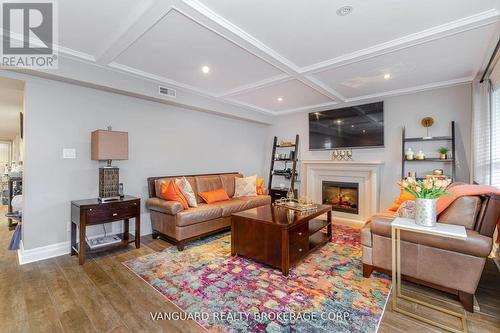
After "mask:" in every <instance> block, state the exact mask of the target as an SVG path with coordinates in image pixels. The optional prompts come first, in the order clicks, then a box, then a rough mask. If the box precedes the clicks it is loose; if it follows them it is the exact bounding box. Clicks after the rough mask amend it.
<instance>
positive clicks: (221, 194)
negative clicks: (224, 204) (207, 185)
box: [198, 187, 229, 204]
mask: <svg viewBox="0 0 500 333" xmlns="http://www.w3.org/2000/svg"><path fill="white" fill-rule="evenodd" d="M198 195H199V196H200V197H201V198H202V199H203V201H205V202H206V203H207V204H212V203H216V202H220V201H227V200H229V196H228V195H227V193H226V191H225V190H224V189H223V188H222V187H221V188H219V189H216V190H213V191H207V192H198Z"/></svg>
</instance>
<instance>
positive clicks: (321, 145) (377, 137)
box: [309, 102, 384, 150]
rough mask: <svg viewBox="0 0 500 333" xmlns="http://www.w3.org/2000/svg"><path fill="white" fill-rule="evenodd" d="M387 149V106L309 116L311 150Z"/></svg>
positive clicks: (371, 106)
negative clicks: (385, 139) (385, 131)
mask: <svg viewBox="0 0 500 333" xmlns="http://www.w3.org/2000/svg"><path fill="white" fill-rule="evenodd" d="M383 146H384V102H377V103H370V104H364V105H356V106H350V107H345V108H340V109H335V110H328V111H322V112H311V113H309V149H310V150H327V149H338V148H372V147H383Z"/></svg>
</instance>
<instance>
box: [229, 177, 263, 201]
mask: <svg viewBox="0 0 500 333" xmlns="http://www.w3.org/2000/svg"><path fill="white" fill-rule="evenodd" d="M256 196H257V175H255V176H250V177H245V178H235V179H234V195H233V197H234V198H237V197H256Z"/></svg>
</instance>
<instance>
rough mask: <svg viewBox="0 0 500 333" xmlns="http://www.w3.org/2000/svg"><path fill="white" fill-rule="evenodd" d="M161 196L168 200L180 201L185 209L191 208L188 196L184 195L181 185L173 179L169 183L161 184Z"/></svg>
mask: <svg viewBox="0 0 500 333" xmlns="http://www.w3.org/2000/svg"><path fill="white" fill-rule="evenodd" d="M161 197H162V198H163V199H165V200H167V201H177V202H180V203H181V204H182V207H184V209H188V208H189V204H188V202H187V200H186V198H185V197H184V195H182V192H181V190H180V189H179V186H177V184H176V183H175V181H173V180H171V181H170V183H168V185H165V184H161Z"/></svg>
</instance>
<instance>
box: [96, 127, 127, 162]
mask: <svg viewBox="0 0 500 333" xmlns="http://www.w3.org/2000/svg"><path fill="white" fill-rule="evenodd" d="M91 145H92V153H91V155H92V159H93V160H99V161H103V160H128V133H127V132H118V131H108V130H96V131H93V132H92V137H91Z"/></svg>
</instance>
